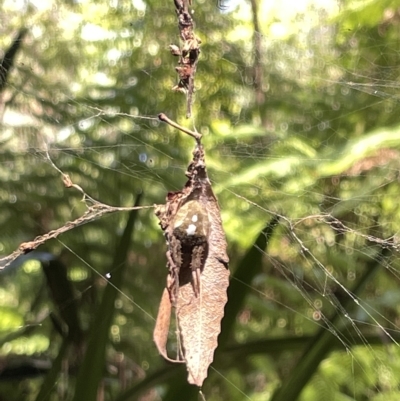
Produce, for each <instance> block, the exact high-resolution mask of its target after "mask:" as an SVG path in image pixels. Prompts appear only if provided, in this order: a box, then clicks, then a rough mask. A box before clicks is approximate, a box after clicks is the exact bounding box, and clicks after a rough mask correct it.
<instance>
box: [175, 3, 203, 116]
mask: <svg viewBox="0 0 400 401" xmlns="http://www.w3.org/2000/svg"><path fill="white" fill-rule="evenodd" d="M174 3H175V8H176V14H177V16H178V27H179V32H180V37H181V40H182V46H181V47H180V48H179V47H178V46H176V45H171V46H170V50H171V53H172V54H173V55H174V56H179V62H178V64H179V65H178V67H176V68H175V70H176V72H177V73H178V75H179V82H178V84H177V85H175V86H174V87H173V88H172V90H174V91H177V92H182V93H186V95H187V101H186V104H187V106H186V117H187V118H189V117H190V116H191V115H192V102H193V99H192V98H193V92H194V76H195V74H196V67H197V62H198V59H199V54H200V43H201V40H200V39H199V38H198V37H197V36H196V35H195V34H194V29H193V28H194V24H193V19H192V16H191V15H190V12H189V9H188V8H189V7H188V6H189V3H190V4H191V2H190V0H174Z"/></svg>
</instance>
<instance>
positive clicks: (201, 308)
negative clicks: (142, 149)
mask: <svg viewBox="0 0 400 401" xmlns="http://www.w3.org/2000/svg"><path fill="white" fill-rule="evenodd" d="M159 119H160V120H161V121H164V122H167V123H168V124H170V125H172V126H174V127H175V128H178V129H180V130H181V131H183V132H185V133H187V134H189V135H191V136H193V137H194V138H195V139H196V147H195V149H194V151H193V160H192V161H191V163H190V164H189V167H188V170H187V172H186V176H187V177H188V181H187V182H186V184H185V186H184V187H183V188H182V190H181V191H178V192H169V193H168V195H167V201H166V204H165V205H161V206H158V207H157V209H156V215H157V217H158V218H159V220H160V226H161V228H162V230H163V232H164V235H165V238H166V240H167V247H168V249H167V266H168V277H167V285H166V288H165V290H164V292H163V295H162V299H161V303H160V307H159V311H158V316H157V321H156V326H155V329H154V341H155V343H156V345H157V348H158V350H159V352H160V354H161V355H162V356H163V357H164V358H165V359H167V360H168V361H171V362H181V363H185V364H186V367H187V370H188V382H189V383H191V384H194V385H197V386H199V387H201V386H202V384H203V381H204V379H205V378H206V377H207V370H208V367H209V366H210V364H211V363H212V361H213V357H214V351H215V349H216V347H217V344H218V342H217V339H218V335H219V333H220V331H221V320H222V317H223V315H224V307H225V304H226V302H227V293H226V291H227V288H228V285H229V270H228V262H229V259H228V256H227V253H226V247H227V243H226V239H225V233H224V230H223V228H222V222H221V214H220V209H219V206H218V202H217V199H216V197H215V195H214V193H213V190H212V188H211V183H210V180H209V179H208V176H207V172H206V164H205V158H204V149H203V146H202V145H201V142H200V140H201V135H200V134H198V133H196V132H192V131H189V130H186V129H185V128H183V127H180V126H179V125H178V124H176V123H174V122H173V121H171V120H169V119H168V118H167V117H166V116H165V115H164V114H160V115H159ZM173 309H174V312H175V317H176V323H177V336H178V338H177V341H178V355H177V358H176V359H172V358H170V357H169V356H168V355H167V341H168V333H169V327H170V320H171V314H172V310H173Z"/></svg>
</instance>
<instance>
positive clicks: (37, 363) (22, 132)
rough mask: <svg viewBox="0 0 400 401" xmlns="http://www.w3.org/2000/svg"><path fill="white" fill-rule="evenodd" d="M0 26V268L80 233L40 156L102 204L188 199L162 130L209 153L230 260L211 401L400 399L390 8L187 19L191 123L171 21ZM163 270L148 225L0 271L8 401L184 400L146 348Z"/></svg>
mask: <svg viewBox="0 0 400 401" xmlns="http://www.w3.org/2000/svg"><path fill="white" fill-rule="evenodd" d="M0 4H1V9H2V13H1V15H0V22H1V23H0V33H1V34H0V59H1V60H3V61H2V64H1V67H0V78H1V81H0V82H1V85H0V99H1V100H0V118H1V119H0V124H1V129H0V204H1V209H0V222H1V232H0V256H1V257H2V256H6V255H8V254H10V253H11V252H13V251H14V250H15V249H17V248H18V246H19V244H20V243H22V242H24V241H30V240H32V239H33V238H35V236H37V235H41V234H44V233H47V232H49V231H51V230H54V229H56V228H59V227H61V226H63V225H64V224H65V223H67V222H68V221H72V220H74V219H76V218H78V217H79V216H81V215H82V214H83V213H84V212H85V211H86V206H85V203H84V202H82V194H81V193H80V192H79V191H76V190H75V189H71V188H70V189H68V188H65V187H64V185H63V182H62V179H61V175H60V173H59V172H58V171H57V170H56V169H55V168H54V167H53V166H52V165H51V163H50V162H49V160H48V158H47V154H46V152H48V153H49V155H50V157H51V160H52V161H53V162H54V164H55V165H56V166H57V167H58V168H59V169H60V170H62V171H63V172H64V173H66V174H69V175H70V177H71V179H72V181H73V182H74V183H75V184H77V185H79V186H80V187H82V188H83V190H84V191H85V192H86V193H87V194H89V195H90V196H91V197H93V198H94V199H97V200H99V201H101V202H103V203H105V204H109V205H113V206H125V207H127V206H133V205H134V204H135V202H140V205H153V204H160V203H163V202H164V200H165V196H166V194H167V192H168V191H174V190H179V189H180V188H181V187H182V185H183V184H184V183H185V181H186V179H185V175H184V173H185V171H186V167H187V165H188V163H189V161H190V159H191V152H192V149H193V147H194V143H193V140H192V139H191V138H189V137H185V136H184V135H182V134H181V133H179V132H177V131H175V130H173V129H170V128H169V127H167V126H166V125H163V124H161V123H160V122H159V121H158V120H157V118H156V116H157V114H158V113H160V112H164V113H166V114H167V115H168V116H169V117H170V118H172V119H174V120H176V121H178V122H179V123H180V124H182V125H185V126H187V127H189V128H191V129H193V128H194V127H195V128H196V129H197V130H198V131H200V132H201V133H202V134H203V144H204V146H205V149H206V157H207V166H208V172H209V176H210V179H211V180H212V183H213V187H214V191H215V193H216V195H217V197H218V200H219V203H220V206H221V214H222V217H223V222H224V228H225V230H226V235H227V239H228V243H229V255H230V259H231V263H230V269H231V273H232V280H231V285H230V288H229V293H228V295H229V302H228V304H227V307H226V317H225V319H224V321H223V327H222V329H223V330H222V334H221V336H220V341H219V348H218V351H217V353H216V356H215V363H214V365H213V367H212V368H211V369H210V370H209V377H208V379H207V380H206V382H205V385H204V387H203V389H202V392H203V394H204V396H205V398H206V399H207V401H219V400H232V401H237V400H246V399H251V400H254V401H258V400H272V401H283V400H285V401H295V400H301V401H320V400H324V401H330V400H335V401H350V400H357V401H364V400H374V401H381V400H385V401H398V400H399V399H400V388H399V377H400V362H399V360H400V359H398V358H399V356H400V349H399V346H398V342H399V341H400V339H399V337H400V336H399V332H398V330H399V326H400V306H399V305H400V302H399V301H400V288H399V262H398V258H397V255H398V254H397V250H398V239H397V233H398V231H399V229H400V211H399V207H398V204H399V197H400V189H399V167H400V161H399V160H400V157H399V156H400V122H399V115H400V105H399V101H398V100H399V95H398V93H399V87H400V85H399V75H400V39H399V38H400V8H399V6H398V2H396V1H389V0H359V1H355V0H342V1H340V0H339V1H333V0H331V1H330V0H326V1H322V0H320V1H317V0H315V1H311V0H309V1H306V0H304V1H300V0H298V1H296V2H294V1H272V0H246V1H245V0H242V1H234V0H231V1H229V0H226V1H225V2H223V3H222V4H220V6H221V7H220V8H218V5H217V2H216V1H208V0H193V4H192V9H193V10H194V13H193V18H194V19H195V22H196V33H197V35H198V36H199V37H200V38H201V40H202V46H201V55H200V61H199V64H198V68H197V74H196V79H195V86H196V93H195V102H194V106H193V119H190V120H187V119H186V118H185V114H186V105H185V97H184V96H183V95H182V94H179V93H175V92H172V91H171V88H172V87H173V86H174V85H175V84H176V82H177V74H176V73H175V70H174V68H175V66H176V63H177V59H176V58H174V57H173V56H171V54H170V52H169V51H168V46H169V45H170V44H171V43H175V44H178V40H179V37H178V33H179V31H178V27H177V19H176V14H175V8H174V2H173V1H172V0H171V1H168V2H161V1H156V0H143V1H142V0H130V1H128V0H109V1H102V0H99V1H91V0H64V1H62V0H53V1H50V0H48V1H28V0H25V1H23V0H20V1H11V0H8V1H6V0H4V1H2V2H1V3H0ZM18 35H20V38H21V40H20V41H19V42H18V41H16V38H17V37H18ZM397 113H399V114H397ZM277 216H279V217H280V218H279V219H278V218H277ZM165 250H166V245H165V240H164V237H163V235H162V232H161V230H160V228H159V226H158V221H157V219H156V217H155V216H154V213H153V210H152V209H144V210H141V211H139V212H136V213H131V214H129V212H124V213H122V212H121V213H115V214H112V215H108V216H105V217H103V218H101V219H99V220H96V221H94V222H92V223H90V224H86V225H84V226H81V227H78V228H75V229H73V230H72V231H70V232H68V233H66V234H63V235H61V236H60V237H59V238H58V239H57V240H51V241H49V242H47V243H46V244H45V245H44V246H42V247H40V248H39V249H38V250H37V252H33V253H30V254H27V255H25V256H24V257H22V258H20V259H17V260H16V261H15V262H14V263H12V264H11V265H9V266H7V267H6V268H2V270H1V272H0V283H1V284H0V401H2V400H7V401H14V400H29V401H30V400H37V401H42V400H74V401H83V400H84V401H91V400H96V401H102V400H117V401H122V400H142V401H153V400H185V401H186V400H187V401H190V400H197V398H198V389H197V388H195V387H192V386H189V385H188V384H186V372H185V368H184V367H182V366H174V365H168V364H167V363H165V362H164V361H163V360H162V358H161V357H160V356H159V355H158V352H157V350H156V347H155V345H154V344H153V341H152V331H153V327H154V318H155V316H156V313H157V308H158V303H159V301H160V298H161V293H162V289H163V287H164V285H165V280H166V274H167V269H166V267H165V266H166V257H165ZM109 281H110V283H111V284H109V285H107V282H109ZM171 344H174V334H173V333H172V332H171ZM171 352H173V346H172V348H171Z"/></svg>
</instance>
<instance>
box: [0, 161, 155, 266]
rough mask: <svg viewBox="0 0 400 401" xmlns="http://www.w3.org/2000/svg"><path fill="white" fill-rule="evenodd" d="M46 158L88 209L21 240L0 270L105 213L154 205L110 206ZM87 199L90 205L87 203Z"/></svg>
mask: <svg viewBox="0 0 400 401" xmlns="http://www.w3.org/2000/svg"><path fill="white" fill-rule="evenodd" d="M47 159H48V160H49V161H50V164H51V165H52V166H53V167H54V168H55V169H56V170H57V171H58V172H59V173H60V174H61V175H62V179H63V182H64V185H65V186H66V187H67V188H75V189H77V190H78V191H79V192H80V193H82V194H83V199H82V200H83V201H84V202H85V203H86V206H87V208H88V210H87V211H86V212H85V213H84V214H83V215H82V216H81V217H78V218H77V219H75V220H73V221H68V222H67V223H65V224H64V225H63V226H62V227H60V228H57V229H56V230H52V231H50V232H48V233H46V234H43V235H39V236H38V237H36V238H35V239H34V240H32V241H28V242H23V243H21V244H20V245H19V247H18V249H16V250H15V251H14V252H13V253H11V254H10V255H8V256H5V257H3V258H0V271H1V270H3V269H5V268H6V267H7V266H9V265H10V263H12V262H13V261H14V260H15V259H17V258H18V256H21V255H24V254H26V253H29V252H31V251H33V250H35V249H36V248H38V247H39V246H41V245H43V244H44V243H46V242H47V241H49V240H50V239H53V238H57V237H58V236H59V235H60V234H64V233H66V232H67V231H70V230H72V229H74V228H76V227H79V226H82V225H84V224H86V223H91V222H92V221H94V220H96V219H99V218H100V217H103V216H104V215H106V214H110V213H116V212H127V211H131V210H139V209H150V208H154V207H156V206H155V205H152V206H138V207H118V206H110V205H106V204H104V203H101V202H99V201H97V200H95V199H94V198H92V197H91V196H89V195H88V194H87V193H86V192H85V191H84V190H83V189H82V188H81V187H80V186H79V185H76V184H74V183H73V182H72V180H71V178H70V177H69V175H68V174H65V173H63V172H62V171H61V170H60V169H59V168H58V167H57V166H56V165H55V164H54V163H53V161H52V160H51V159H50V156H49V154H48V153H47ZM88 201H89V202H90V205H88Z"/></svg>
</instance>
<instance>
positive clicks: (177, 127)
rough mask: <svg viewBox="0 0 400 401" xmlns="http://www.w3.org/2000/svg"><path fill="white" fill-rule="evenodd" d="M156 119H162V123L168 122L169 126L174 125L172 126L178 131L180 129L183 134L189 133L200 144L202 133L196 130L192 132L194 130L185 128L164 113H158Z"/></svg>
mask: <svg viewBox="0 0 400 401" xmlns="http://www.w3.org/2000/svg"><path fill="white" fill-rule="evenodd" d="M158 119H159V120H160V121H163V122H164V123H167V124H169V125H170V126H171V127H174V128H176V129H178V130H179V131H182V132H184V133H185V134H188V135H190V136H191V137H192V138H194V139H195V140H196V142H197V143H198V144H200V141H201V137H202V135H201V134H199V133H198V132H194V131H191V130H190V129H187V128H185V127H182V125H179V124H178V123H176V122H175V121H172V120H171V119H169V118H168V117H167V116H166V115H165V114H164V113H160V114H159V115H158Z"/></svg>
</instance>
